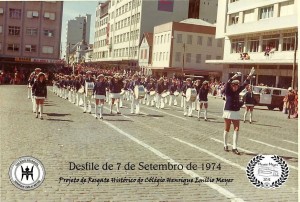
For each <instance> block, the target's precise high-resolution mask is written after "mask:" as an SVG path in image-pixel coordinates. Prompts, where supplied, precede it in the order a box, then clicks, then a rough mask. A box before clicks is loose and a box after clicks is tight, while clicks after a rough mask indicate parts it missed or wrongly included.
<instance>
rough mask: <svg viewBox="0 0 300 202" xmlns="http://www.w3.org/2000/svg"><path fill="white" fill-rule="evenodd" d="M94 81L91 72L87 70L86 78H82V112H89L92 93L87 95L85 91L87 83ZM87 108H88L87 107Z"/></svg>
mask: <svg viewBox="0 0 300 202" xmlns="http://www.w3.org/2000/svg"><path fill="white" fill-rule="evenodd" d="M92 83H94V79H93V78H92V72H91V71H87V72H86V78H85V80H84V86H85V96H84V97H83V113H86V112H87V111H88V112H89V113H90V114H91V113H92V112H91V110H92V106H91V104H92V95H89V93H88V92H86V91H87V87H88V85H91V84H92ZM87 108H88V109H87Z"/></svg>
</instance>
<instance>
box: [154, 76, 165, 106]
mask: <svg viewBox="0 0 300 202" xmlns="http://www.w3.org/2000/svg"><path fill="white" fill-rule="evenodd" d="M164 91H165V88H164V79H163V78H162V77H161V78H160V79H159V80H158V82H157V84H156V88H155V92H156V108H158V109H159V108H163V107H162V106H164V104H163V105H162V102H164V100H163V99H162V97H161V94H162V93H163V92H164Z"/></svg>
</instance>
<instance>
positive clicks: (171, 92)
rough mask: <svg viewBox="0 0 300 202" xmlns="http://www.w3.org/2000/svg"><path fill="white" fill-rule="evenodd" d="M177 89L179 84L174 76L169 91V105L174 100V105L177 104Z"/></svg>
mask: <svg viewBox="0 0 300 202" xmlns="http://www.w3.org/2000/svg"><path fill="white" fill-rule="evenodd" d="M175 91H177V84H176V79H175V78H173V80H172V84H171V85H170V86H169V92H170V100H169V106H171V105H172V102H174V106H177V100H176V96H175V95H174V92H175Z"/></svg>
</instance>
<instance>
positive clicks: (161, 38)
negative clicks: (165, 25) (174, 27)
mask: <svg viewBox="0 0 300 202" xmlns="http://www.w3.org/2000/svg"><path fill="white" fill-rule="evenodd" d="M162 42H163V35H161V36H160V44H162Z"/></svg>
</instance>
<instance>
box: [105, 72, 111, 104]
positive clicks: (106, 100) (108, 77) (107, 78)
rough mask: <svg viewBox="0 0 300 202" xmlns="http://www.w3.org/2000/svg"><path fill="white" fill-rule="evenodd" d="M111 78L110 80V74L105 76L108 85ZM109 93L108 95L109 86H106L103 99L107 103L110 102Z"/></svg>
mask: <svg viewBox="0 0 300 202" xmlns="http://www.w3.org/2000/svg"><path fill="white" fill-rule="evenodd" d="M111 80H112V77H111V76H107V77H106V82H107V84H108V86H109V85H110V83H111ZM109 98H110V95H109V88H106V99H105V102H107V103H109V102H110V99H109Z"/></svg>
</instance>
